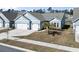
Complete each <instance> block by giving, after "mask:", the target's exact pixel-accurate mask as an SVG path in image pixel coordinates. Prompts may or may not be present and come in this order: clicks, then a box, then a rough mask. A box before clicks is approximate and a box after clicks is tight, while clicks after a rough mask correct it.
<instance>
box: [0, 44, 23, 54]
mask: <svg viewBox="0 0 79 59" xmlns="http://www.w3.org/2000/svg"><path fill="white" fill-rule="evenodd" d="M0 52H23V51H21V50H18V49H14V48H11V47H7V46H3V45H0Z"/></svg>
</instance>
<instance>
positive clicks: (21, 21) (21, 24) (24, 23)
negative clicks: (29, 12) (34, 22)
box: [15, 16, 31, 30]
mask: <svg viewBox="0 0 79 59" xmlns="http://www.w3.org/2000/svg"><path fill="white" fill-rule="evenodd" d="M15 28H16V29H26V30H30V29H31V21H30V20H29V19H28V18H27V17H25V16H20V17H19V18H17V19H15Z"/></svg>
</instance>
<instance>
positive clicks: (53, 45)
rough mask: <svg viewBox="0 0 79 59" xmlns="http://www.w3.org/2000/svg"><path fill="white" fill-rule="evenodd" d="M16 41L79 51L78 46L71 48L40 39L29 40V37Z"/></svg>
mask: <svg viewBox="0 0 79 59" xmlns="http://www.w3.org/2000/svg"><path fill="white" fill-rule="evenodd" d="M16 41H21V42H26V43H31V44H36V45H40V46H45V47H49V48H56V49H60V50H65V51H71V52H79V48H72V47H68V46H63V45H58V44H51V43H46V42H40V41H35V40H29V39H18V40H16Z"/></svg>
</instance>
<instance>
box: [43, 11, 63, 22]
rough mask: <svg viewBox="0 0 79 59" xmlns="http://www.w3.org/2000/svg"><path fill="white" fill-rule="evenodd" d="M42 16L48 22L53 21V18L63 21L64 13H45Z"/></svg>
mask: <svg viewBox="0 0 79 59" xmlns="http://www.w3.org/2000/svg"><path fill="white" fill-rule="evenodd" d="M42 15H43V17H44V18H45V19H46V20H48V21H50V20H52V19H53V18H57V19H60V20H62V18H63V16H64V13H44V14H42Z"/></svg>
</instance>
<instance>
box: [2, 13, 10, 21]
mask: <svg viewBox="0 0 79 59" xmlns="http://www.w3.org/2000/svg"><path fill="white" fill-rule="evenodd" d="M0 17H1V18H2V19H3V20H4V21H5V22H9V20H8V19H7V18H6V17H5V16H4V15H3V13H1V12H0Z"/></svg>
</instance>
